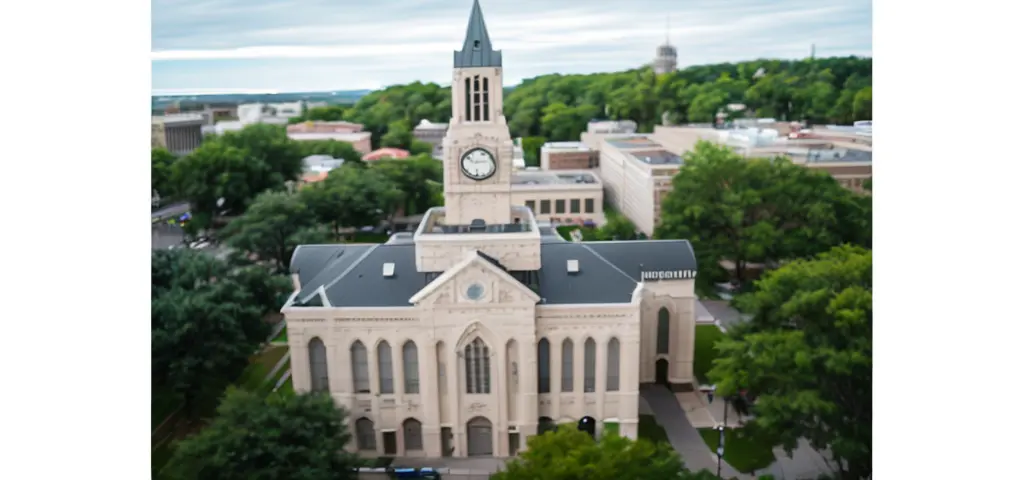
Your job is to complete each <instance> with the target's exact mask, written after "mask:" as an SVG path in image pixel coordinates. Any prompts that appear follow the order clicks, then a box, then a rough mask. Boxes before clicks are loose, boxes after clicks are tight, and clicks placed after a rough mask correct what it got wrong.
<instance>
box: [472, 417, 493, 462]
mask: <svg viewBox="0 0 1024 480" xmlns="http://www.w3.org/2000/svg"><path fill="white" fill-rule="evenodd" d="M493 441H494V436H493V435H492V434H491V421H490V420H488V419H486V418H484V417H476V418H473V419H471V420H470V421H468V422H466V447H467V450H468V453H469V456H470V457H479V456H491V455H494V444H493Z"/></svg>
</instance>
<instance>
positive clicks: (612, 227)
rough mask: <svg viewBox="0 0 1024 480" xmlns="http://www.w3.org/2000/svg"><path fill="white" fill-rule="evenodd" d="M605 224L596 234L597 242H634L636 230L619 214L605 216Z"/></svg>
mask: <svg viewBox="0 0 1024 480" xmlns="http://www.w3.org/2000/svg"><path fill="white" fill-rule="evenodd" d="M606 216H607V217H608V218H607V220H608V221H607V222H605V224H604V225H602V226H601V228H599V229H598V230H597V232H596V234H597V238H598V240H634V239H636V234H637V229H636V225H634V224H633V222H631V221H630V220H629V219H628V218H626V216H625V215H621V214H619V213H614V214H609V215H606Z"/></svg>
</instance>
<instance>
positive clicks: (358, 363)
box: [349, 340, 370, 393]
mask: <svg viewBox="0 0 1024 480" xmlns="http://www.w3.org/2000/svg"><path fill="white" fill-rule="evenodd" d="M349 353H350V354H351V355H352V383H353V389H354V390H355V392H356V393H370V359H369V357H368V356H367V355H366V345H363V342H360V341H359V340H356V343H353V344H352V348H350V349H349Z"/></svg>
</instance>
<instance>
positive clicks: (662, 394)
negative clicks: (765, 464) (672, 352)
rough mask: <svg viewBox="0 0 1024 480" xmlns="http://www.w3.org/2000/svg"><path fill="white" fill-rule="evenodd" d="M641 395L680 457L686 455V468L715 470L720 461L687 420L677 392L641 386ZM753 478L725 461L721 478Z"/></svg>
mask: <svg viewBox="0 0 1024 480" xmlns="http://www.w3.org/2000/svg"><path fill="white" fill-rule="evenodd" d="M640 396H641V397H642V400H644V401H646V402H647V405H648V406H649V407H650V409H651V412H652V413H654V417H655V418H656V419H657V420H658V424H660V425H661V426H662V427H663V428H664V429H665V433H666V434H667V435H668V440H669V443H671V444H672V448H674V449H675V450H676V451H677V452H679V456H681V457H683V461H684V462H686V467H687V468H689V469H690V470H692V471H698V470H702V469H707V470H709V471H711V472H712V473H714V472H716V471H717V470H718V460H717V458H715V454H714V453H712V452H711V449H709V448H708V446H707V444H706V443H704V439H702V438H701V436H700V433H698V432H697V429H696V428H693V425H691V424H690V421H689V420H687V419H686V412H684V411H683V409H682V408H681V407H680V406H679V401H678V400H676V397H675V395H674V394H673V393H672V392H670V391H669V390H668V389H667V388H665V387H664V386H661V385H641V386H640ZM733 477H736V478H752V477H751V476H750V475H744V474H742V473H740V472H738V471H737V470H736V469H735V468H732V466H731V465H729V464H728V463H725V462H722V478H733Z"/></svg>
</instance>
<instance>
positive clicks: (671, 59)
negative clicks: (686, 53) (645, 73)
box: [652, 43, 677, 75]
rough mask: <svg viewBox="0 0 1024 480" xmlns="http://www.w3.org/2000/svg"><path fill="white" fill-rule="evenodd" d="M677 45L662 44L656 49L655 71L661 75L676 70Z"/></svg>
mask: <svg viewBox="0 0 1024 480" xmlns="http://www.w3.org/2000/svg"><path fill="white" fill-rule="evenodd" d="M676 62H677V60H676V47H673V46H672V45H669V44H668V43H666V44H664V45H661V46H659V47H658V48H657V50H656V51H655V56H654V63H653V65H652V67H653V68H654V73H657V74H659V75H661V74H663V73H671V72H674V71H676V65H677V63H676Z"/></svg>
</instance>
